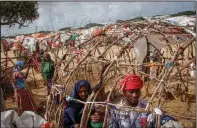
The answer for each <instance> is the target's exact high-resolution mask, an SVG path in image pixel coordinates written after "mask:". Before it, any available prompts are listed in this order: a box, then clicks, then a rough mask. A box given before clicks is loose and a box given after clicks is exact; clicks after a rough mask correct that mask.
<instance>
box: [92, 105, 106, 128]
mask: <svg viewBox="0 0 197 128" xmlns="http://www.w3.org/2000/svg"><path fill="white" fill-rule="evenodd" d="M104 117H105V107H101V106H99V107H96V108H95V109H93V110H92V113H91V117H90V120H89V124H88V128H102V126H103V122H104Z"/></svg>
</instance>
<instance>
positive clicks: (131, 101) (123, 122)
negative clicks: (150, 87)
mask: <svg viewBox="0 0 197 128" xmlns="http://www.w3.org/2000/svg"><path fill="white" fill-rule="evenodd" d="M142 87H143V81H142V79H141V77H140V76H137V75H133V74H132V75H126V76H125V77H124V79H123V80H121V82H120V89H121V90H122V91H123V96H124V97H123V99H121V101H120V102H119V103H118V106H119V107H124V106H131V107H139V108H145V107H146V103H145V102H144V101H140V100H139V98H140V94H141V88H142ZM110 114H111V115H110V121H109V128H141V127H147V114H146V113H139V112H135V111H126V110H124V111H122V110H116V109H115V110H114V109H113V110H111V111H110Z"/></svg>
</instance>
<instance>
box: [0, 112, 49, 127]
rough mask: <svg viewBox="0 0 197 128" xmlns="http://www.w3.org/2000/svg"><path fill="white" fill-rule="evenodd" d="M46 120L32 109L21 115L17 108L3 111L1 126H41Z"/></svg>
mask: <svg viewBox="0 0 197 128" xmlns="http://www.w3.org/2000/svg"><path fill="white" fill-rule="evenodd" d="M44 123H46V120H45V119H43V118H42V117H41V116H39V115H37V114H35V113H34V112H32V111H24V112H23V114H22V115H21V116H20V117H19V116H18V114H17V113H16V111H15V110H9V111H4V112H1V128H21V127H23V128H35V127H41V125H42V124H44Z"/></svg>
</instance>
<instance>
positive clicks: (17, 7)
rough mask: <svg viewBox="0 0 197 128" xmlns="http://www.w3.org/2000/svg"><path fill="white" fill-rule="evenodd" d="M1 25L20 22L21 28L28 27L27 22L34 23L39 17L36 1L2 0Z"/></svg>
mask: <svg viewBox="0 0 197 128" xmlns="http://www.w3.org/2000/svg"><path fill="white" fill-rule="evenodd" d="M0 4H1V25H9V27H11V26H12V25H15V24H19V29H20V28H21V27H22V26H23V27H27V26H28V25H25V23H27V22H29V23H32V21H33V20H36V19H37V18H38V17H39V13H38V3H37V2H36V1H1V2H0Z"/></svg>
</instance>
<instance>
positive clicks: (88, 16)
mask: <svg viewBox="0 0 197 128" xmlns="http://www.w3.org/2000/svg"><path fill="white" fill-rule="evenodd" d="M38 4H39V9H38V12H39V15H40V16H39V18H38V19H37V20H35V21H33V23H31V24H29V26H28V27H25V28H24V27H22V28H21V29H19V27H18V25H15V26H12V27H11V28H9V27H8V26H2V27H1V36H8V35H17V34H25V33H34V32H36V31H37V32H38V31H47V30H48V31H53V30H54V31H58V30H59V29H60V28H64V27H79V26H81V25H85V24H88V23H106V22H108V21H112V22H113V21H116V20H117V19H120V20H126V19H132V18H134V17H137V16H154V15H165V14H172V13H177V12H181V11H188V10H192V11H193V10H195V9H196V8H195V2H38Z"/></svg>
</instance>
